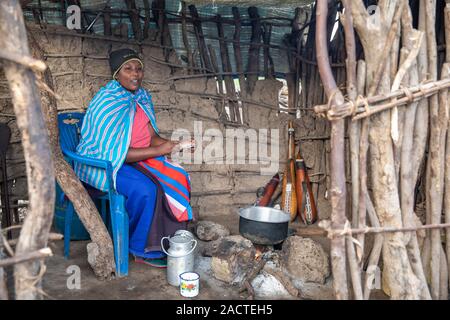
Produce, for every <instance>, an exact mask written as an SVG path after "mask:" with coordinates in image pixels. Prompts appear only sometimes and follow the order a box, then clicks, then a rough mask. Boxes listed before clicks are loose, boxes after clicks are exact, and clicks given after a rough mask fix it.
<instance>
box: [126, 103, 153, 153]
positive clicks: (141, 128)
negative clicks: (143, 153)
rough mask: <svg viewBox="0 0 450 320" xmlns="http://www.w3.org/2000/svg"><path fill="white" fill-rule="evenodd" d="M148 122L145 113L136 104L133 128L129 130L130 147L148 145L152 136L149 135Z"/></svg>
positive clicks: (144, 146) (145, 146)
mask: <svg viewBox="0 0 450 320" xmlns="http://www.w3.org/2000/svg"><path fill="white" fill-rule="evenodd" d="M149 122H150V120H149V119H148V117H147V115H146V114H145V112H144V111H143V110H142V108H141V107H140V106H139V104H137V105H136V114H135V115H134V122H133V128H132V130H131V143H130V147H131V148H147V147H149V146H150V142H151V141H152V137H151V135H150V130H149V129H148V124H149Z"/></svg>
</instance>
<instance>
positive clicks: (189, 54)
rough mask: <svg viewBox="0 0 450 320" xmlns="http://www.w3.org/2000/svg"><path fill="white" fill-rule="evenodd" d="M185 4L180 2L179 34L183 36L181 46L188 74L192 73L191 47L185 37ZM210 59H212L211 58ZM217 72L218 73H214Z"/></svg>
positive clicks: (186, 36)
mask: <svg viewBox="0 0 450 320" xmlns="http://www.w3.org/2000/svg"><path fill="white" fill-rule="evenodd" d="M186 14H187V9H186V2H184V1H182V2H181V34H182V36H183V44H184V47H185V48H186V57H187V64H188V74H191V73H192V50H191V46H190V44H189V39H188V35H187V24H186ZM211 59H212V57H211ZM215 72H218V71H215Z"/></svg>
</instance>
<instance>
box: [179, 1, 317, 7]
mask: <svg viewBox="0 0 450 320" xmlns="http://www.w3.org/2000/svg"><path fill="white" fill-rule="evenodd" d="M186 3H189V4H195V5H206V4H217V5H225V6H236V5H239V6H282V7H301V6H305V5H309V4H312V3H314V0H186Z"/></svg>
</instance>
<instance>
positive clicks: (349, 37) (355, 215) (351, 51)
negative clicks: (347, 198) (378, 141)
mask: <svg viewBox="0 0 450 320" xmlns="http://www.w3.org/2000/svg"><path fill="white" fill-rule="evenodd" d="M343 4H344V8H345V14H342V15H341V19H342V18H343V25H344V31H345V48H346V52H347V60H346V63H347V69H346V71H347V73H346V75H347V94H348V98H349V99H350V101H352V102H354V101H355V100H356V97H357V95H358V92H357V86H356V45H355V31H354V29H353V18H352V5H351V1H348V0H343ZM349 136H350V153H351V156H350V157H351V160H350V162H351V169H352V170H351V178H352V220H353V223H354V224H353V225H354V226H360V227H363V226H364V225H365V221H366V219H365V218H366V213H365V212H364V214H363V215H361V216H360V215H359V212H358V200H359V183H358V182H359V181H358V177H359V170H358V169H359V168H358V164H359V159H358V155H359V123H358V122H352V123H350V125H349ZM355 171H356V172H355ZM355 222H356V223H355ZM357 240H358V242H359V243H360V246H358V247H357V249H356V250H357V252H356V253H357V254H358V257H359V258H358V260H357V257H356V254H355V248H354V243H353V241H351V239H349V238H347V239H346V243H347V254H348V259H349V266H350V271H351V278H352V284H353V294H354V298H355V299H356V300H362V299H363V290H362V285H361V269H360V265H359V262H360V261H361V260H362V256H363V253H364V251H363V250H364V235H360V236H358V237H357Z"/></svg>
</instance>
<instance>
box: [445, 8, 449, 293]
mask: <svg viewBox="0 0 450 320" xmlns="http://www.w3.org/2000/svg"><path fill="white" fill-rule="evenodd" d="M444 15H445V47H446V62H447V63H450V1H447V5H446V7H445V9H444ZM444 183H445V187H444V188H445V196H444V197H445V198H444V208H445V223H450V119H449V124H448V129H447V142H446V148H445V181H444ZM445 251H446V252H447V271H448V272H450V228H448V229H446V243H445ZM448 278H449V285H450V277H448Z"/></svg>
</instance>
